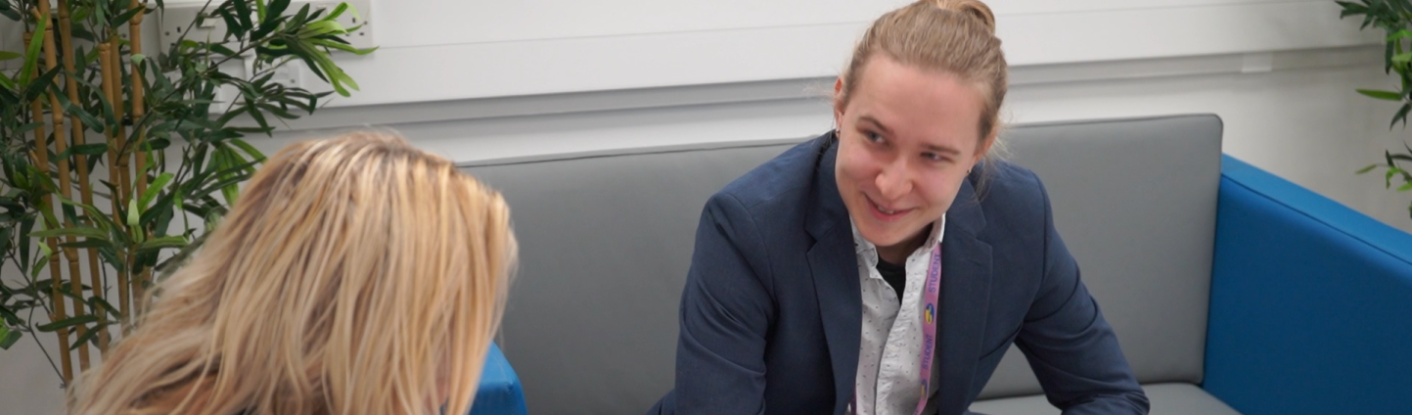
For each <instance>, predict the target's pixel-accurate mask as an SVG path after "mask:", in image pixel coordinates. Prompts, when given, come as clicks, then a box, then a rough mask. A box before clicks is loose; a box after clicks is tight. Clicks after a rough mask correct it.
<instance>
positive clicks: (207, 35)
mask: <svg viewBox="0 0 1412 415" xmlns="http://www.w3.org/2000/svg"><path fill="white" fill-rule="evenodd" d="M339 3H348V5H349V6H350V7H352V8H353V10H356V11H357V13H353V12H352V10H350V11H346V12H344V13H343V15H342V16H339V17H338V22H339V24H341V25H343V27H347V28H351V27H354V26H357V25H360V24H361V25H363V26H362V27H360V28H359V29H358V30H357V31H355V32H351V33H349V34H348V35H347V36H345V38H344V39H345V40H347V41H348V43H349V44H350V45H352V46H353V47H356V48H371V47H373V46H374V43H373V0H343V1H335V0H293V1H292V2H291V3H290V4H289V8H288V9H286V10H287V11H286V13H294V12H297V11H298V10H299V9H300V8H301V7H304V5H309V8H310V10H314V9H326V10H328V11H333V9H334V8H336V7H338V4H339ZM205 4H206V3H205V2H182V3H174V2H168V3H167V4H166V7H165V8H164V9H163V10H162V13H161V16H160V17H159V18H158V20H159V21H160V22H161V23H160V26H161V29H162V32H161V39H162V40H161V45H162V47H163V48H168V47H171V45H173V44H175V43H176V41H177V39H180V38H181V37H182V35H183V33H184V34H185V35H186V38H187V39H192V40H203V41H217V40H220V39H221V38H222V37H225V34H226V27H225V26H226V24H225V21H223V20H221V18H220V17H214V16H213V17H208V18H206V19H205V21H204V22H202V24H201V25H199V26H192V25H191V22H192V21H194V20H196V15H197V13H200V12H201V10H202V7H203V6H205ZM212 8H214V5H213V6H212ZM209 12H210V11H209V10H207V13H209ZM251 13H254V12H253V11H252V12H251ZM325 13H327V11H326V12H325ZM355 14H356V16H355ZM251 17H252V18H253V17H254V16H251ZM334 53H344V52H342V51H337V50H335V51H334Z"/></svg>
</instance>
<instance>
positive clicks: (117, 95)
mask: <svg viewBox="0 0 1412 415" xmlns="http://www.w3.org/2000/svg"><path fill="white" fill-rule="evenodd" d="M108 39H109V42H112V44H113V46H112V48H111V49H109V50H108V53H109V55H108V60H109V65H112V66H110V68H112V73H111V74H108V76H110V77H111V78H110V79H112V80H113V118H116V119H117V120H118V133H117V136H116V138H117V144H118V159H117V160H116V163H117V165H118V174H119V176H120V177H116V178H111V179H110V180H113V184H116V185H117V187H118V190H120V191H121V193H120V194H121V195H122V196H121V197H123V198H131V197H132V174H131V172H130V169H131V168H132V165H131V163H129V162H128V154H127V126H126V125H125V124H124V120H126V119H127V117H126V116H125V115H124V114H125V112H126V111H127V109H126V108H123V104H124V103H125V101H123V63H122V62H123V60H122V57H123V46H122V43H121V42H120V39H119V38H118V30H117V29H113V31H112V33H110V35H109V36H108ZM124 201H125V200H124ZM122 202H123V201H120V202H119V204H122ZM124 262H127V261H124ZM124 272H126V270H124Z"/></svg>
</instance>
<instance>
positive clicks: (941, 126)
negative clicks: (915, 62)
mask: <svg viewBox="0 0 1412 415" xmlns="http://www.w3.org/2000/svg"><path fill="white" fill-rule="evenodd" d="M860 75H861V76H860V77H859V79H857V83H858V84H857V85H855V86H854V88H853V91H851V92H852V93H851V95H852V96H851V97H850V99H849V102H848V106H847V108H846V109H845V112H847V113H849V114H848V115H850V116H851V117H857V118H859V119H861V118H863V117H868V118H871V119H874V120H876V121H877V122H879V123H882V124H885V125H884V126H885V127H887V128H889V129H891V130H894V132H896V133H897V134H899V135H913V136H921V137H928V136H947V137H951V136H956V137H969V138H979V137H980V118H981V112H982V109H983V107H984V101H983V99H982V95H981V91H980V89H979V88H978V87H976V86H975V85H972V84H969V83H966V82H964V81H963V80H961V79H960V78H959V77H957V76H955V75H953V74H951V73H949V72H944V71H936V70H925V69H920V68H917V67H915V66H911V65H905V64H901V63H898V62H897V61H895V60H893V59H891V58H889V57H887V56H885V55H879V56H875V57H873V58H872V59H870V60H869V62H868V63H867V64H866V65H865V66H864V69H863V72H862V74H860Z"/></svg>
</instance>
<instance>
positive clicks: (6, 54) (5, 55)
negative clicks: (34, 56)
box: [0, 50, 25, 61]
mask: <svg viewBox="0 0 1412 415" xmlns="http://www.w3.org/2000/svg"><path fill="white" fill-rule="evenodd" d="M24 56H25V55H22V54H19V53H15V52H10V51H4V50H0V61H7V60H10V59H18V58H23V57H24Z"/></svg>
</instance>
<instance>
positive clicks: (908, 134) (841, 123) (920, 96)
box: [834, 55, 994, 255]
mask: <svg viewBox="0 0 1412 415" xmlns="http://www.w3.org/2000/svg"><path fill="white" fill-rule="evenodd" d="M863 69H864V70H863V73H862V74H861V75H860V77H859V78H858V85H855V86H854V87H853V89H852V92H851V94H850V95H851V96H850V97H849V100H848V102H835V106H834V119H835V122H837V124H838V127H839V131H838V142H839V150H838V162H837V167H836V169H835V171H834V174H835V178H836V179H837V181H838V190H839V194H840V195H841V196H842V197H843V204H844V205H845V206H846V207H847V208H848V214H849V216H850V217H851V218H852V219H853V223H854V226H856V227H857V228H858V231H859V233H860V234H862V236H863V238H864V239H867V240H868V241H869V242H872V243H873V244H874V245H877V246H878V248H879V250H880V251H882V250H888V249H904V251H905V252H910V251H911V249H915V247H916V246H920V245H921V243H920V241H921V238H922V237H923V235H922V233H923V232H924V231H925V230H926V229H927V225H929V224H931V223H932V222H935V221H936V220H937V219H940V218H941V216H942V215H943V214H944V213H946V210H947V209H949V208H950V207H951V203H952V202H953V201H954V200H955V199H956V194H957V192H958V191H959V190H960V188H961V182H962V181H963V180H965V178H966V175H967V174H968V171H969V170H970V169H971V167H972V166H974V165H975V164H976V162H978V161H980V159H981V158H982V157H983V156H984V155H985V152H986V150H987V149H988V148H989V147H990V144H991V143H992V142H993V141H994V140H991V139H990V138H989V137H986V138H985V139H982V137H981V133H980V119H981V113H982V111H983V109H984V102H983V99H982V95H981V93H980V90H979V89H978V88H977V87H976V86H974V85H970V84H966V83H963V82H962V81H961V79H959V78H957V77H956V76H954V75H951V74H949V73H946V72H938V71H927V70H922V69H918V68H916V67H912V66H908V65H904V64H901V63H898V62H897V61H896V60H894V59H892V58H890V57H888V56H886V55H878V56H874V57H872V58H871V59H869V62H868V63H867V64H866V66H864V67H863ZM841 87H842V81H841V80H840V81H839V83H838V84H836V85H835V89H836V90H838V89H841ZM904 255H905V254H904Z"/></svg>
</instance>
